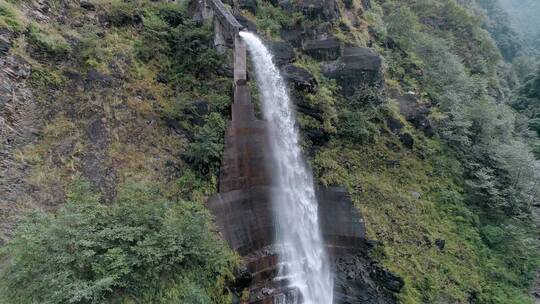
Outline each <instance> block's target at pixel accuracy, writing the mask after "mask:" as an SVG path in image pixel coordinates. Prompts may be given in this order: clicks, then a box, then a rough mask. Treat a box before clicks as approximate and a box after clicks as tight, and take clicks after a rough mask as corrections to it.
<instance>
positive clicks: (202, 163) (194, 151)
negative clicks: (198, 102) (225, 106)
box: [186, 112, 225, 174]
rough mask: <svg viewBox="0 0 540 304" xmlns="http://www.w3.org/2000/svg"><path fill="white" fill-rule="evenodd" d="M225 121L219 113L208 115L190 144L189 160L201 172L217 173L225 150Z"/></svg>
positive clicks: (187, 154)
mask: <svg viewBox="0 0 540 304" xmlns="http://www.w3.org/2000/svg"><path fill="white" fill-rule="evenodd" d="M224 131H225V121H224V120H223V118H222V117H221V116H220V115H219V114H217V113H215V112H214V113H211V114H210V115H208V118H207V122H206V124H205V125H204V126H202V127H201V128H199V130H198V131H197V133H196V134H195V140H194V141H193V142H192V143H191V144H190V145H189V148H188V151H187V153H186V157H187V160H188V161H189V162H190V163H191V164H192V165H193V166H194V167H195V168H196V169H197V170H199V171H200V172H201V173H204V174H207V173H217V172H218V171H219V165H220V161H221V154H222V151H223V136H224V135H223V134H224Z"/></svg>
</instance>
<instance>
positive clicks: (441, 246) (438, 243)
mask: <svg viewBox="0 0 540 304" xmlns="http://www.w3.org/2000/svg"><path fill="white" fill-rule="evenodd" d="M435 246H437V248H439V250H441V251H442V250H444V247H445V246H446V241H445V240H443V239H436V240H435Z"/></svg>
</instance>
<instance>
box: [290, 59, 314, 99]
mask: <svg viewBox="0 0 540 304" xmlns="http://www.w3.org/2000/svg"><path fill="white" fill-rule="evenodd" d="M281 73H282V75H283V77H284V78H285V80H286V81H288V82H289V83H292V85H293V86H294V88H295V89H296V90H299V91H307V92H315V90H316V89H317V80H316V79H315V77H314V76H313V75H312V74H311V73H310V72H309V71H307V70H306V69H304V68H301V67H299V66H296V65H294V64H287V65H285V66H283V68H282V69H281Z"/></svg>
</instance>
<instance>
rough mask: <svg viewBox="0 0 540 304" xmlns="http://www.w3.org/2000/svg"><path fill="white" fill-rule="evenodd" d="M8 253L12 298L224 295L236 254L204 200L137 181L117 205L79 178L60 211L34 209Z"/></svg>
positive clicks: (188, 299)
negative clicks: (214, 229)
mask: <svg viewBox="0 0 540 304" xmlns="http://www.w3.org/2000/svg"><path fill="white" fill-rule="evenodd" d="M2 254H3V257H4V259H3V260H4V261H3V264H2V266H1V267H0V270H1V274H0V276H1V279H0V297H2V298H3V299H2V298H0V302H2V300H4V301H5V302H4V303H51V304H52V303H104V302H109V301H110V299H111V298H112V297H114V298H116V299H118V298H126V297H133V298H138V299H144V303H164V302H167V303H169V302H170V303H172V302H174V303H210V302H211V301H213V302H220V301H221V300H220V299H218V298H220V297H221V296H222V295H223V289H222V287H223V286H221V285H220V284H223V279H226V278H227V277H229V275H230V269H231V267H232V261H233V259H232V256H231V254H230V253H229V252H228V251H227V250H226V249H225V247H224V246H223V245H221V244H220V243H219V242H218V241H217V239H216V238H215V236H214V235H213V234H212V233H210V227H209V215H208V213H207V212H206V211H205V210H204V208H203V207H202V206H200V205H197V204H193V203H188V202H181V203H173V202H170V201H168V200H167V199H166V198H164V197H163V196H162V195H161V193H160V191H159V190H158V189H157V188H156V187H154V186H152V185H143V184H135V183H132V184H128V185H127V186H125V187H123V188H122V189H121V190H120V193H119V195H118V198H117V200H116V203H115V204H114V205H112V206H106V205H103V204H101V203H100V202H99V197H98V195H96V194H94V193H93V192H91V191H90V187H89V184H87V183H83V182H79V183H77V184H75V186H74V188H73V191H72V192H71V193H70V194H69V195H68V200H67V203H66V204H65V205H64V206H62V207H61V208H60V209H59V210H58V212H56V214H54V215H53V214H47V213H43V212H36V213H34V214H32V215H30V216H28V217H27V218H26V219H25V220H24V221H23V222H22V223H21V224H20V226H19V228H18V229H17V232H16V234H15V237H14V238H13V240H11V241H10V242H9V243H8V244H7V246H6V247H5V248H4V249H3V252H2ZM220 278H221V279H220ZM188 283H189V284H188ZM210 299H211V301H210Z"/></svg>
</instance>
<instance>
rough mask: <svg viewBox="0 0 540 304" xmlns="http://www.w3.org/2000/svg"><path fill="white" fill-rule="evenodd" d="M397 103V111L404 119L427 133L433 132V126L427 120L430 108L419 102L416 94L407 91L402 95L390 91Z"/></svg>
mask: <svg viewBox="0 0 540 304" xmlns="http://www.w3.org/2000/svg"><path fill="white" fill-rule="evenodd" d="M390 95H391V97H393V98H395V99H396V101H397V102H398V105H399V111H400V113H401V115H403V116H404V117H405V119H406V120H407V121H408V122H410V123H411V124H412V125H413V126H414V127H415V128H417V129H420V130H423V131H424V132H426V133H427V134H428V135H429V134H432V133H433V127H432V125H431V121H430V120H429V114H430V109H429V105H428V104H423V103H420V101H419V100H418V98H417V96H416V94H414V93H412V92H409V93H406V94H404V95H399V94H396V93H395V92H394V93H392V92H391V94H390Z"/></svg>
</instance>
